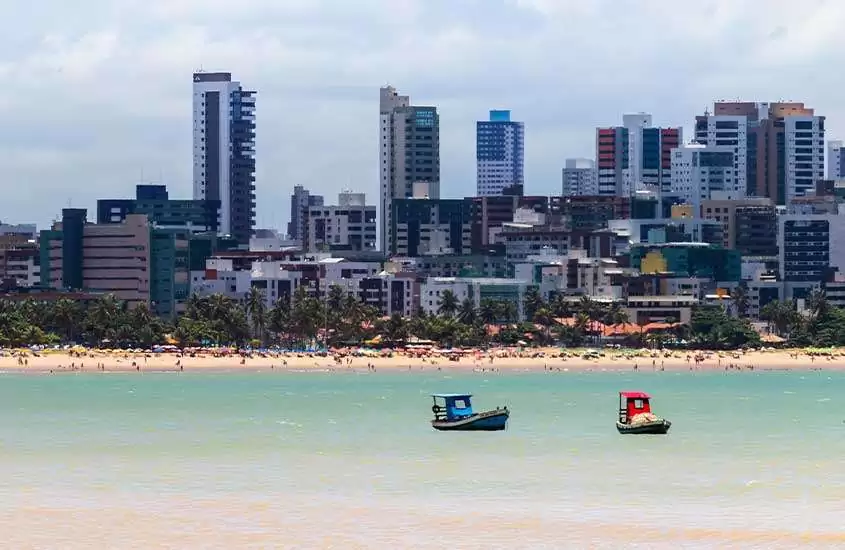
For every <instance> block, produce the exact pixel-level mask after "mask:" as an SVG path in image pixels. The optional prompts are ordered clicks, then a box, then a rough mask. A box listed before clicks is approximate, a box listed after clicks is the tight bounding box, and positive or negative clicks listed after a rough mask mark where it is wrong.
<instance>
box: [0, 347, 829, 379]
mask: <svg viewBox="0 0 845 550" xmlns="http://www.w3.org/2000/svg"><path fill="white" fill-rule="evenodd" d="M597 351H598V355H597V354H595V353H592V354H590V353H589V352H587V350H561V349H559V348H536V349H527V350H517V349H514V348H497V349H491V350H487V351H465V352H463V353H455V352H452V353H449V352H443V353H438V352H429V353H427V354H420V353H407V352H393V353H390V354H386V353H380V352H375V351H372V350H347V351H342V352H337V353H329V354H318V353H313V354H312V353H256V352H252V353H237V352H231V353H227V354H220V353H216V352H214V351H211V350H208V351H203V352H195V353H150V352H124V351H118V350H85V351H81V352H69V351H56V350H45V351H41V352H38V353H33V352H29V351H21V350H4V351H3V352H2V356H0V371H2V372H17V373H20V372H31V373H52V374H56V373H63V372H96V371H100V372H182V371H243V372H249V371H265V370H280V371H291V372H299V371H349V372H372V371H387V372H403V371H404V372H407V371H409V370H410V371H420V370H423V371H431V370H443V371H448V370H455V369H457V370H461V371H479V372H497V371H511V372H519V371H525V372H537V371H554V372H558V371H560V372H566V371H640V370H642V371H661V370H663V371H689V370H710V371H713V370H752V369H753V370H795V369H806V370H813V369H817V370H819V369H824V370H838V369H845V349H843V350H839V349H834V350H824V351H807V350H758V351H746V352H711V351H686V350H684V351H668V350H662V351H655V350H618V349H606V350H601V349H600V350H597Z"/></svg>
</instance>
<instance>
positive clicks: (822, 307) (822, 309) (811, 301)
mask: <svg viewBox="0 0 845 550" xmlns="http://www.w3.org/2000/svg"><path fill="white" fill-rule="evenodd" d="M805 304H806V306H807V309H808V310H809V311H810V315H811V316H812V317H813V318H814V319H818V318H819V317H823V316H824V315H825V314H826V313H827V310H828V308H829V303H828V301H827V294H826V293H825V291H824V290H822V289H820V288H814V289H813V290H812V291H811V292H810V294H808V295H807V299H806V301H805Z"/></svg>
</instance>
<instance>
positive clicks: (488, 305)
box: [478, 298, 499, 325]
mask: <svg viewBox="0 0 845 550" xmlns="http://www.w3.org/2000/svg"><path fill="white" fill-rule="evenodd" d="M478 315H479V316H480V317H481V320H482V321H484V323H486V324H488V325H492V324H493V323H496V322H497V321H498V320H499V309H498V304H497V303H496V301H495V300H491V299H490V298H484V299H483V300H481V304H480V307H479V308H478Z"/></svg>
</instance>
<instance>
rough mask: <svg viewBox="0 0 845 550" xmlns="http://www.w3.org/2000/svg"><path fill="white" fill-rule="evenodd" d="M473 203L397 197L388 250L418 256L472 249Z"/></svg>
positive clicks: (394, 204)
mask: <svg viewBox="0 0 845 550" xmlns="http://www.w3.org/2000/svg"><path fill="white" fill-rule="evenodd" d="M470 204H471V203H470V202H469V201H467V200H464V199H427V198H402V199H394V200H393V201H392V205H393V215H392V216H391V220H392V221H391V223H392V225H391V228H390V234H391V237H390V243H391V248H390V249H388V253H389V254H390V255H395V256H410V257H416V256H424V255H436V254H464V253H468V252H470V250H471V244H472V242H471V241H472V226H471V218H470Z"/></svg>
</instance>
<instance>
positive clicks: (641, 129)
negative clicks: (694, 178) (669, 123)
mask: <svg viewBox="0 0 845 550" xmlns="http://www.w3.org/2000/svg"><path fill="white" fill-rule="evenodd" d="M622 120H623V124H622V126H612V127H609V128H597V129H596V166H597V169H598V193H599V194H600V195H617V196H630V195H633V194H634V193H636V192H637V191H642V190H651V191H655V192H660V193H663V192H668V191H669V189H670V187H671V174H672V155H671V153H672V149H674V148H676V147H678V146H679V145H680V143H681V136H682V129H681V128H661V127H655V126H652V125H651V115H650V114H648V113H636V114H628V115H623V117H622Z"/></svg>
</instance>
